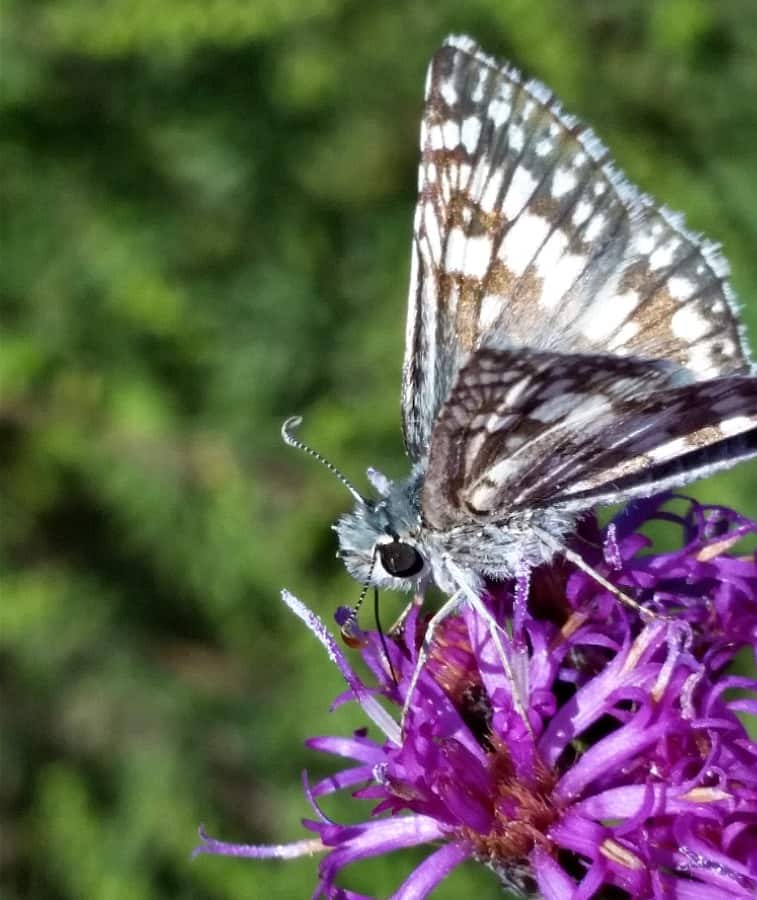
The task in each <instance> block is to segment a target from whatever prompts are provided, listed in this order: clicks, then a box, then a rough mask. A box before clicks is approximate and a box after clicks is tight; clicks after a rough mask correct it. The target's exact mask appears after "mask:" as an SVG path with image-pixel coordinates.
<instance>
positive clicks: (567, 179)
mask: <svg viewBox="0 0 757 900" xmlns="http://www.w3.org/2000/svg"><path fill="white" fill-rule="evenodd" d="M577 184H578V176H577V175H576V172H575V170H574V169H556V170H555V174H554V177H553V178H552V196H553V197H556V198H560V197H562V196H563V195H564V194H567V193H569V192H570V191H572V190H573V188H574V187H575V186H576V185H577Z"/></svg>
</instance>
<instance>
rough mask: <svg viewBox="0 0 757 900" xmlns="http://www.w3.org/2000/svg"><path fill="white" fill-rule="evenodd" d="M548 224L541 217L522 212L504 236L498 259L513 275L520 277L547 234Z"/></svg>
mask: <svg viewBox="0 0 757 900" xmlns="http://www.w3.org/2000/svg"><path fill="white" fill-rule="evenodd" d="M549 229H550V224H549V222H548V221H547V220H546V219H545V218H544V217H543V216H535V215H533V214H532V213H528V212H524V213H523V214H522V215H521V216H520V217H519V218H518V219H517V221H516V222H515V224H514V225H513V226H512V228H511V229H510V230H509V231H508V232H507V234H506V235H505V238H504V240H503V241H502V244H501V246H500V249H499V258H500V259H501V260H502V262H503V263H504V264H505V265H506V266H507V268H508V269H510V270H511V271H512V272H513V274H515V275H522V274H523V273H524V272H525V271H526V269H527V268H528V266H529V263H530V262H531V260H532V259H533V256H534V253H535V252H536V251H537V250H538V249H539V246H540V245H541V244H542V242H543V241H544V239H545V238H546V236H547V235H548V234H549Z"/></svg>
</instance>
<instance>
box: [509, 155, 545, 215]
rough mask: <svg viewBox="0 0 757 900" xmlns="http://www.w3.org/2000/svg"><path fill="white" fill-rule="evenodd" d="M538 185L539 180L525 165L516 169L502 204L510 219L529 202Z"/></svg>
mask: <svg viewBox="0 0 757 900" xmlns="http://www.w3.org/2000/svg"><path fill="white" fill-rule="evenodd" d="M536 185H537V181H536V179H535V178H534V176H533V175H532V174H531V173H530V172H529V171H528V169H526V168H525V167H524V166H518V167H517V168H516V169H515V171H514V172H513V178H512V181H511V182H510V186H509V187H508V189H507V193H506V194H505V199H504V202H503V204H502V212H503V213H504V214H505V216H507V218H508V219H510V220H512V219H514V218H515V217H516V216H517V215H518V213H519V212H520V211H521V210H522V209H523V207H524V206H525V205H526V204H527V203H528V201H529V200H530V199H531V197H532V195H533V193H534V190H535V188H536ZM533 218H536V217H533ZM542 221H544V220H542Z"/></svg>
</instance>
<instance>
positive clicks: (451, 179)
mask: <svg viewBox="0 0 757 900" xmlns="http://www.w3.org/2000/svg"><path fill="white" fill-rule="evenodd" d="M421 150H422V159H421V165H420V173H419V197H418V205H417V208H416V214H415V225H414V238H413V257H412V273H411V285H410V302H409V311H408V323H407V335H406V348H405V364H404V376H403V404H402V405H403V423H404V431H405V441H406V444H407V448H408V451H409V453H410V455H411V457H412V458H413V459H416V460H417V459H421V458H423V457H424V456H425V454H426V453H427V451H428V448H429V444H430V439H431V431H432V427H433V423H434V421H435V419H436V417H437V415H438V414H439V412H440V410H441V407H442V404H443V403H444V401H445V399H446V398H447V396H448V395H449V392H450V391H451V389H452V386H453V383H454V381H455V377H456V374H457V372H458V370H459V368H460V367H461V365H462V364H463V363H464V361H465V360H466V359H467V357H468V354H469V353H470V352H471V351H472V350H474V349H476V348H477V347H479V346H481V345H482V344H484V343H488V342H490V341H491V338H492V336H496V338H497V341H498V342H499V344H500V345H501V346H502V345H505V344H506V345H509V346H515V347H517V346H525V347H531V348H534V349H536V350H544V351H559V352H563V353H593V352H609V353H612V354H615V355H618V356H629V355H633V356H639V357H644V358H649V359H666V360H670V361H672V362H675V363H677V364H678V365H680V366H684V367H686V368H687V369H688V370H689V371H690V377H691V378H693V379H694V380H698V379H709V378H715V377H718V376H721V375H728V374H746V373H747V372H748V371H749V362H748V356H747V351H746V347H745V344H744V341H743V336H742V333H741V330H740V326H739V323H738V319H737V316H736V314H735V312H734V307H733V302H732V297H731V293H730V290H729V287H728V285H727V282H726V275H727V272H726V264H725V262H724V261H723V260H722V258H721V257H720V256H719V254H718V253H717V252H716V249H715V248H714V246H713V245H711V244H709V243H707V242H705V241H703V240H700V239H699V238H697V237H696V236H694V235H693V234H691V233H690V232H688V231H686V229H685V228H684V227H683V224H682V222H681V220H680V219H679V217H677V216H676V215H674V214H672V213H670V212H668V211H666V210H664V209H662V208H658V207H656V206H655V205H654V204H653V203H652V202H651V201H650V200H649V199H648V198H646V197H644V196H642V195H640V194H639V193H638V192H637V191H636V189H635V188H634V187H633V186H631V185H630V184H629V183H628V182H626V181H625V179H624V178H623V177H622V176H621V175H620V174H619V173H618V172H617V171H616V170H615V169H614V167H613V165H612V163H611V161H610V159H609V157H608V154H607V151H606V150H605V148H604V147H603V146H602V144H601V143H600V142H599V140H598V139H597V138H596V137H595V136H594V135H593V134H592V133H591V131H589V129H587V128H585V127H584V126H583V125H582V124H581V123H580V122H578V121H577V120H576V119H574V118H573V117H571V116H569V115H566V114H565V113H564V112H562V110H561V109H560V106H559V104H558V103H557V102H556V101H555V99H554V97H553V96H552V94H551V92H550V91H549V90H548V89H547V88H545V87H544V86H543V85H541V84H538V83H536V82H533V81H530V82H527V81H524V80H523V79H522V77H521V76H520V74H519V73H518V72H517V71H516V70H514V69H513V68H511V67H508V66H502V65H500V64H499V63H498V62H496V61H495V60H493V59H492V58H491V57H488V56H486V55H485V54H483V53H482V52H481V51H480V49H479V48H478V47H477V46H476V45H475V43H473V42H472V41H471V40H470V39H469V38H449V39H448V40H447V41H446V42H445V44H444V46H443V47H442V48H441V49H440V50H439V51H438V53H437V54H436V55H435V57H434V59H433V60H432V62H431V66H430V68H429V73H428V80H427V85H426V99H425V108H424V116H423V124H422V129H421Z"/></svg>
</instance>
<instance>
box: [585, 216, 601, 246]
mask: <svg viewBox="0 0 757 900" xmlns="http://www.w3.org/2000/svg"><path fill="white" fill-rule="evenodd" d="M606 224H607V217H606V216H605V215H603V214H602V213H595V214H594V215H593V216H592V217H591V219H590V220H589V224H588V225H587V226H586V231H585V232H584V236H583V238H584V240H585V241H586V242H587V243H589V244H592V243H594V241H596V239H597V238H598V237H599V236H600V234H602V232H603V231H604V228H605V225H606Z"/></svg>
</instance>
